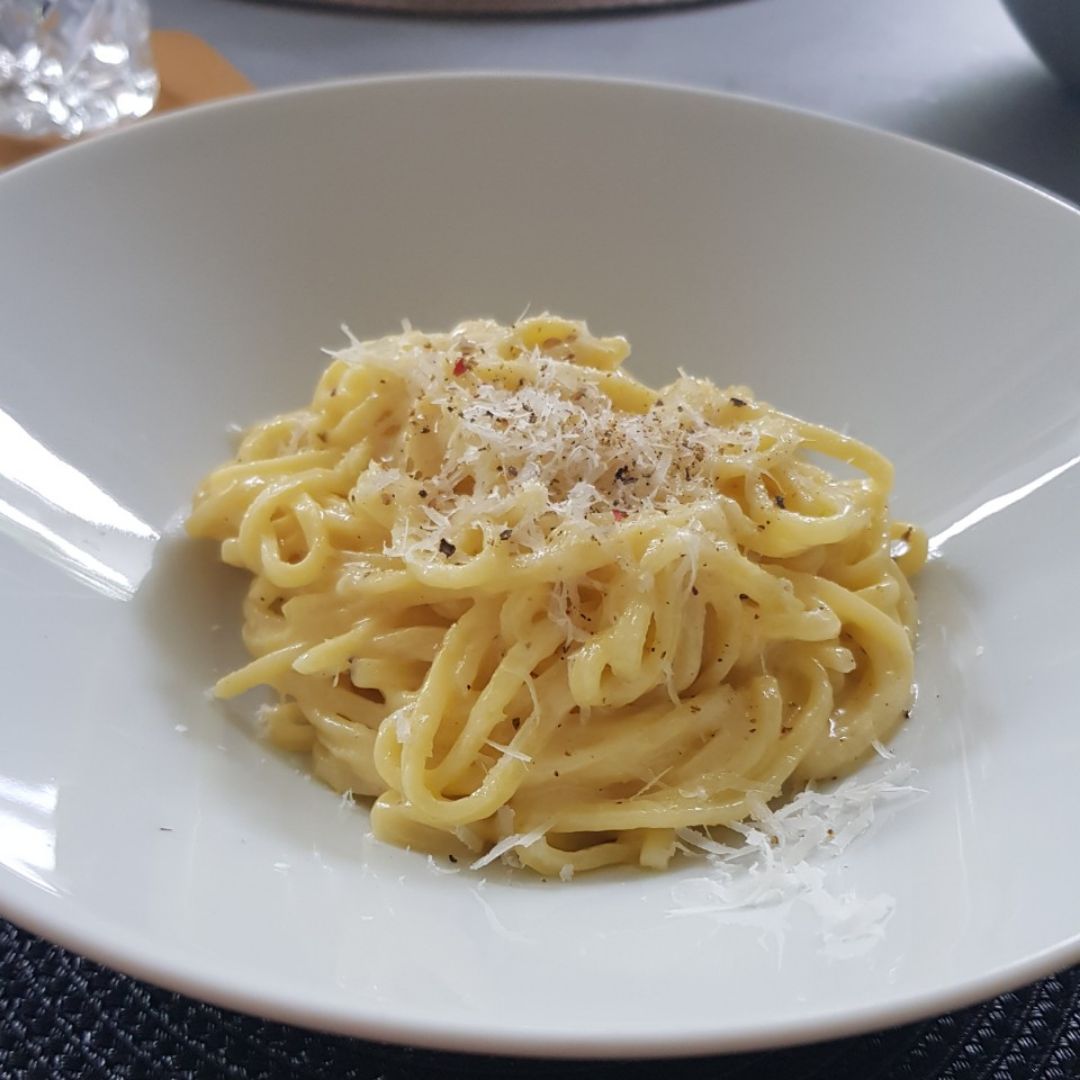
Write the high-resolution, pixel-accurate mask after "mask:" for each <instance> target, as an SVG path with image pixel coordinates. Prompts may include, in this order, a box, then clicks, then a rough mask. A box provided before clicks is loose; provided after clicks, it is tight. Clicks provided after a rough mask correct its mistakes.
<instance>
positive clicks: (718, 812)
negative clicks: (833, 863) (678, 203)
mask: <svg viewBox="0 0 1080 1080" xmlns="http://www.w3.org/2000/svg"><path fill="white" fill-rule="evenodd" d="M628 352H629V347H628V345H627V343H626V342H625V341H624V340H623V339H622V338H597V337H594V336H593V335H592V334H590V333H589V331H588V329H587V328H586V327H585V325H584V324H582V323H579V322H574V321H571V320H568V319H564V318H561V317H558V316H553V315H542V316H537V317H535V318H531V319H526V320H523V321H521V322H519V323H517V324H515V325H513V326H509V327H506V326H500V325H498V324H496V323H493V322H488V321H476V322H469V323H463V324H461V325H460V326H458V327H456V328H455V329H454V330H452V331H451V332H449V333H446V334H424V333H420V332H418V331H412V330H407V331H406V332H404V333H402V334H400V335H394V336H392V337H388V338H383V339H380V340H378V341H372V342H365V343H360V342H356V341H353V343H352V345H351V346H350V347H349V348H347V349H345V350H343V351H342V352H340V353H338V354H336V355H335V356H334V358H333V360H332V362H331V364H330V365H329V367H328V368H327V370H326V371H325V373H324V374H323V376H322V378H321V379H320V381H319V384H318V387H317V388H316V392H315V397H314V399H313V401H312V403H311V404H310V405H309V406H308V407H307V408H305V409H301V410H299V411H296V412H292V413H287V414H284V415H282V416H279V417H275V418H273V419H272V420H269V421H266V422H265V423H262V424H257V425H256V426H254V427H253V428H251V429H250V430H249V431H248V432H247V433H246V434H245V436H244V438H243V441H242V443H241V445H240V448H239V451H238V453H237V455H236V459H235V460H234V461H232V462H229V463H228V464H226V465H223V466H222V467H221V468H219V469H217V470H216V471H214V472H213V473H211V474H210V476H209V477H207V479H206V481H205V482H204V484H203V485H202V487H201V488H200V490H199V492H198V493H197V495H196V497H195V501H194V507H193V509H192V513H191V516H190V518H189V520H188V529H189V532H190V533H191V535H192V536H196V537H206V538H210V539H213V540H216V541H218V542H219V543H220V544H221V552H222V558H223V559H224V561H226V562H227V563H229V564H231V565H233V566H237V567H240V568H243V569H244V570H246V571H247V572H249V573H250V574H251V575H252V583H251V587H250V590H249V593H248V597H247V600H246V601H245V605H244V641H245V643H246V645H247V647H248V649H249V650H250V652H251V654H252V657H253V659H252V661H251V663H249V664H248V665H246V666H245V667H243V668H241V669H240V670H238V671H236V672H233V673H231V674H229V675H226V676H225V677H224V678H223V679H222V680H221V681H220V682H219V683H218V685H217V687H216V692H217V693H218V694H219V695H220V696H222V697H232V696H234V695H236V694H240V693H243V692H245V691H247V690H250V689H252V688H253V687H255V686H259V685H264V686H269V687H271V688H272V689H273V690H274V691H276V693H277V695H278V702H279V703H278V704H276V705H274V706H272V707H270V708H269V709H267V710H266V711H265V719H266V733H267V737H268V738H269V739H270V740H271V741H272V742H274V743H276V744H277V745H280V746H281V747H283V748H285V749H289V750H300V751H303V752H310V754H311V755H312V764H313V769H314V771H315V773H316V774H317V775H318V776H319V777H321V778H322V779H323V780H324V781H325V782H326V783H328V784H329V785H330V786H331V787H333V788H335V789H336V790H338V791H351V792H353V793H354V794H357V795H363V796H367V797H369V798H372V799H373V800H374V804H373V807H372V825H373V828H374V831H375V833H376V835H377V836H380V837H381V838H382V839H384V840H386V841H388V842H391V843H395V844H399V845H404V846H409V847H412V848H416V849H418V850H422V851H428V852H432V853H437V854H447V855H454V857H455V858H458V859H459V860H466V861H469V862H474V861H475V862H478V863H479V864H484V863H485V862H486V861H488V859H491V858H495V857H496V856H497V855H499V854H502V855H503V856H504V858H508V859H511V860H516V861H518V862H520V863H521V864H523V865H524V866H526V867H528V868H530V869H531V870H533V871H535V872H537V873H539V874H543V875H545V876H548V875H552V876H554V875H558V876H561V877H562V878H563V879H569V878H570V877H572V876H573V875H574V874H576V873H581V872H584V871H587V870H594V869H597V868H600V867H603V866H611V865H615V864H625V863H630V864H635V865H639V866H642V867H646V868H650V869H661V868H663V867H665V866H666V865H668V863H669V861H670V860H671V859H672V857H673V855H674V853H675V851H676V841H675V837H676V833H675V830H677V829H679V828H682V827H686V826H723V825H725V824H730V823H732V822H736V821H739V820H741V819H743V818H745V817H747V816H748V815H750V814H751V813H752V812H753V809H754V807H755V806H759V805H760V803H761V801H762V800H766V801H768V800H771V799H774V798H776V797H777V796H779V795H780V794H781V793H782V792H783V791H785V789H786V788H790V787H791V785H793V784H801V783H805V782H806V781H809V780H814V779H821V778H827V777H834V776H837V775H839V774H840V773H842V772H845V771H847V770H849V769H851V768H853V767H854V766H856V765H857V764H858V763H859V762H860V761H861V760H863V759H864V758H865V756H866V755H867V753H868V752H869V751H870V749H871V747H872V746H873V745H874V744H875V743H876V742H877V741H878V740H882V739H885V738H887V737H888V736H889V735H890V734H891V733H892V732H893V731H894V729H895V728H896V725H897V723H898V722H899V720H900V719H901V717H902V716H904V715H905V714H906V710H907V709H908V707H909V705H910V703H911V698H912V685H913V677H914V659H913V638H914V630H915V602H914V597H913V594H912V591H911V587H910V584H909V581H908V579H909V577H910V576H911V575H913V574H914V573H916V572H917V571H918V570H919V568H920V567H921V565H922V564H923V562H924V561H925V559H926V551H927V549H926V536H925V534H924V533H923V532H922V530H920V529H918V528H915V527H913V526H910V525H906V524H904V523H901V522H896V521H893V520H892V519H891V518H890V517H889V513H888V505H887V504H888V497H889V491H890V487H891V483H892V467H891V465H890V464H889V462H888V461H887V460H886V459H885V458H883V457H882V456H881V455H880V454H879V453H877V452H876V451H874V450H872V449H870V448H869V447H867V446H865V445H863V444H862V443H860V442H858V441H857V440H855V439H852V438H850V437H849V436H845V435H840V434H838V433H836V432H833V431H830V430H828V429H826V428H822V427H820V426H817V425H814V424H809V423H805V422H803V421H801V420H798V419H796V418H794V417H791V416H787V415H785V414H784V413H781V412H778V411H777V410H775V409H773V408H771V407H770V406H768V405H766V404H764V403H762V402H759V401H756V400H755V399H754V398H753V395H752V394H751V393H750V392H749V391H748V390H746V389H745V388H741V387H733V388H730V389H719V388H717V387H716V386H714V385H713V384H712V383H709V382H707V381H705V380H700V379H694V378H690V377H687V376H683V377H681V378H680V379H678V380H677V381H676V382H674V383H672V384H671V385H670V386H667V387H664V388H663V389H661V390H659V391H654V390H651V389H649V388H648V387H646V386H644V385H643V384H641V383H639V382H637V381H636V380H634V379H633V378H631V377H630V376H629V375H627V374H625V373H624V372H622V371H621V370H620V365H621V363H622V361H623V360H624V359H625V358H626V356H627V354H628ZM822 458H826V459H832V460H834V461H835V462H836V463H837V472H836V473H835V474H834V473H831V472H829V471H826V470H825V469H824V468H822V467H821V465H819V464H816V463H815V461H819V460H821V459H822ZM841 472H842V473H843V475H842V476H841V475H840V473H841ZM852 473H854V474H855V475H852Z"/></svg>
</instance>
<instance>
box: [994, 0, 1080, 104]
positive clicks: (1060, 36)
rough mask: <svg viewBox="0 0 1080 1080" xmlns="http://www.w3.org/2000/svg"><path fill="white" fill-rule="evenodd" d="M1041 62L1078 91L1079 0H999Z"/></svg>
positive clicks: (1079, 69) (1079, 47)
mask: <svg viewBox="0 0 1080 1080" xmlns="http://www.w3.org/2000/svg"><path fill="white" fill-rule="evenodd" d="M1002 2H1003V3H1004V5H1005V7H1006V9H1007V10H1008V12H1009V14H1010V15H1011V16H1012V18H1013V22H1015V23H1016V25H1017V27H1018V28H1019V29H1020V32H1021V33H1022V34H1023V35H1024V37H1026V38H1027V40H1028V43H1029V44H1030V45H1031V47H1032V49H1034V50H1035V52H1036V54H1037V55H1038V56H1039V58H1040V59H1041V60H1042V61H1043V63H1044V64H1046V66H1047V67H1048V68H1049V69H1050V70H1051V71H1052V72H1053V73H1054V74H1055V75H1057V77H1058V78H1059V79H1061V80H1062V81H1063V82H1064V83H1065V84H1066V85H1067V86H1070V87H1072V88H1073V89H1074V90H1080V0H1002Z"/></svg>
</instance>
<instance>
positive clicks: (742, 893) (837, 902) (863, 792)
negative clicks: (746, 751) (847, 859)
mask: <svg viewBox="0 0 1080 1080" xmlns="http://www.w3.org/2000/svg"><path fill="white" fill-rule="evenodd" d="M913 772H914V770H913V769H912V767H911V766H910V765H907V764H897V765H894V766H893V767H892V768H891V769H889V771H888V772H887V773H886V774H885V775H884V776H882V777H881V778H879V779H877V780H871V781H864V782H859V781H856V780H848V781H845V782H844V783H843V784H841V785H840V786H839V787H837V788H835V789H834V790H833V791H829V792H826V791H818V790H815V789H814V788H808V789H807V790H806V791H803V792H801V793H800V794H799V795H797V796H795V798H794V799H792V800H791V801H790V802H788V803H787V804H785V805H783V806H781V807H779V808H778V809H776V810H772V809H770V808H769V807H768V806H767V805H766V804H765V803H764V802H763V801H758V802H757V804H756V805H755V807H754V813H753V817H752V819H751V820H750V821H748V822H742V823H737V824H734V825H732V826H731V832H733V833H734V834H735V835H736V837H741V841H742V842H741V843H739V842H737V841H733V842H731V843H723V842H721V841H717V840H716V839H714V838H713V837H712V836H710V835H709V834H708V832H707V830H699V829H690V828H686V829H679V830H677V835H678V837H679V840H680V841H681V843H682V845H684V848H683V849H684V850H692V851H698V852H702V853H704V854H705V855H706V856H707V858H708V859H709V862H710V864H711V867H712V872H711V873H710V874H709V875H708V876H707V877H696V878H691V879H687V880H684V881H683V882H681V883H679V885H678V886H677V887H676V890H675V900H676V906H675V907H674V908H672V909H671V910H670V911H669V912H668V914H669V915H670V916H687V915H703V914H720V913H727V912H733V911H740V910H745V909H748V908H757V907H767V906H772V905H776V904H781V903H785V902H789V901H793V900H796V899H799V900H802V901H804V902H805V903H806V904H807V905H809V907H810V908H811V909H812V910H813V911H814V912H815V914H816V915H817V916H818V917H819V919H820V921H821V936H822V941H823V944H824V945H825V946H826V947H827V949H828V950H829V951H830V952H831V953H833V954H835V955H855V954H856V953H858V952H861V951H863V950H864V949H865V948H867V947H870V946H871V945H872V944H873V943H874V942H875V941H877V940H878V939H879V938H880V936H881V934H882V933H883V932H884V925H885V923H886V922H887V921H888V919H889V918H890V917H891V915H892V911H893V906H894V904H893V901H892V898H891V897H888V896H886V895H885V894H881V895H878V896H874V897H871V898H868V899H866V898H862V897H859V896H858V895H856V894H855V893H853V892H848V893H844V894H841V895H836V894H834V893H832V892H831V891H830V890H829V888H828V885H827V881H828V878H827V874H826V872H825V870H824V869H823V868H822V867H821V866H818V865H814V864H813V863H811V862H810V860H811V859H812V858H815V857H818V858H821V857H823V858H826V859H828V858H833V857H836V856H838V855H840V854H842V853H843V852H844V851H845V850H846V849H847V847H848V846H849V845H850V844H851V842H852V841H853V840H854V839H855V838H856V837H858V836H860V835H861V834H862V833H864V832H866V830H867V829H868V828H869V827H870V826H871V824H872V823H873V821H874V819H875V812H876V807H877V806H878V805H880V804H882V803H885V802H898V801H900V800H903V799H910V798H912V797H914V796H917V795H920V794H923V793H924V792H923V790H922V789H921V788H917V787H913V786H911V785H909V784H906V783H905V781H906V780H908V779H909V778H910V777H911V776H912V774H913Z"/></svg>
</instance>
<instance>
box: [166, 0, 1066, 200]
mask: <svg viewBox="0 0 1080 1080" xmlns="http://www.w3.org/2000/svg"><path fill="white" fill-rule="evenodd" d="M391 2H392V0H391ZM403 2H408V0H403ZM417 2H420V3H422V2H423V0H417ZM466 2H467V0H466ZM489 2H492V3H494V4H496V5H498V4H499V3H500V2H501V3H503V4H504V5H505V7H506V8H507V10H510V9H512V8H513V7H514V5H515V0H489ZM562 2H563V3H565V2H566V0H562ZM1013 6H1014V8H1016V9H1017V10H1018V11H1020V13H1021V14H1028V15H1029V17H1030V13H1029V12H1027V11H1023V10H1022V9H1035V12H1034V17H1035V19H1036V20H1037V21H1040V29H1041V30H1042V36H1043V38H1054V37H1057V38H1059V39H1060V38H1064V35H1065V33H1066V31H1067V30H1068V29H1069V28H1070V26H1071V29H1072V30H1073V32H1074V38H1073V42H1072V44H1073V46H1074V48H1075V53H1076V55H1077V56H1080V4H1077V3H1075V2H1072V0H1027V3H1025V2H1023V0H1013ZM150 7H151V13H152V17H153V21H154V24H155V26H158V27H174V28H182V29H185V30H190V31H193V32H194V33H196V34H198V35H199V36H201V37H203V38H204V39H205V40H206V41H208V42H209V43H210V44H211V45H213V46H214V47H215V48H217V49H218V50H220V51H221V52H222V53H223V54H224V55H225V57H226V58H227V59H228V60H229V61H231V63H232V64H234V65H235V66H236V67H237V68H239V69H240V70H241V71H242V72H243V73H244V74H245V75H247V76H248V77H249V78H250V79H251V80H252V82H254V83H255V85H256V86H258V87H274V86H284V85H287V84H290V83H297V82H307V81H311V80H315V79H323V78H340V77H345V76H354V75H380V74H387V73H391V72H414V71H432V70H438V71H460V70H464V69H476V68H480V69H486V70H498V71H559V72H572V73H575V74H594V75H604V76H616V77H620V78H634V79H658V80H664V81H668V82H677V83H684V84H689V85H693V86H701V87H708V88H711V89H715V90H727V91H733V92H736V93H742V94H750V95H754V96H758V97H764V98H768V99H770V100H774V101H780V102H785V103H787V104H790V105H795V106H800V107H803V108H808V109H813V110H816V111H820V112H824V113H828V114H830V115H833V116H838V117H843V118H845V119H849V120H855V121H858V122H860V123H864V124H870V125H872V126H874V127H880V128H884V129H886V130H889V131H895V132H899V133H901V134H904V135H911V136H914V137H916V138H919V139H924V140H927V141H929V142H932V143H935V144H937V145H939V146H943V147H947V148H948V149H950V150H956V151H959V152H960V153H963V154H967V155H969V156H971V157H975V158H978V159H979V160H981V161H985V162H988V163H990V164H992V165H995V166H997V167H998V168H1001V169H1005V170H1007V171H1008V172H1011V173H1015V174H1016V175H1018V176H1021V177H1024V178H1025V179H1028V180H1031V181H1033V182H1034V183H1036V184H1039V185H1042V186H1044V187H1046V188H1049V189H1050V190H1052V191H1054V192H1057V193H1058V194H1060V195H1063V196H1065V197H1066V198H1068V199H1070V200H1072V201H1078V202H1080V94H1073V93H1070V92H1069V91H1067V90H1066V89H1065V88H1064V87H1063V85H1062V84H1061V82H1060V81H1059V80H1057V79H1056V78H1055V77H1054V76H1053V75H1051V74H1050V73H1049V72H1048V70H1047V69H1046V67H1045V66H1044V65H1043V63H1042V62H1041V61H1040V60H1039V59H1038V58H1037V57H1036V56H1035V54H1034V53H1033V52H1032V50H1031V48H1030V47H1029V45H1028V43H1027V42H1026V41H1025V39H1024V38H1023V37H1022V36H1021V34H1020V32H1019V31H1018V29H1017V27H1016V25H1015V24H1014V22H1013V21H1012V19H1011V18H1010V16H1009V14H1008V12H1007V11H1006V9H1005V7H1004V6H1003V5H1002V4H1001V3H1000V2H998V0H947V2H943V0H729V2H719V3H707V4H695V5H689V6H674V5H671V6H660V7H655V8H651V9H638V10H634V9H631V8H626V9H623V10H617V11H608V12H605V13H603V14H591V15H588V14H575V15H562V16H555V17H552V16H527V17H517V18H505V17H502V18H500V17H491V16H483V17H474V18H452V17H445V16H444V17H431V16H426V17H425V16H416V15H411V16H410V15H400V14H379V13H373V12H372V11H367V12H358V11H355V10H354V11H345V10H343V9H342V8H341V7H338V6H336V5H335V6H330V5H322V6H319V5H304V4H283V3H254V2H250V0H152V2H151V5H150ZM1070 9H1071V13H1070ZM1047 13H1049V14H1047ZM1048 19H1049V20H1050V25H1045V24H1046V23H1047V20H1048ZM1054 20H1056V21H1057V24H1059V25H1055V24H1054Z"/></svg>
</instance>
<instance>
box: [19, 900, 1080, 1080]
mask: <svg viewBox="0 0 1080 1080" xmlns="http://www.w3.org/2000/svg"><path fill="white" fill-rule="evenodd" d="M654 1076H656V1077H659V1076H672V1077H676V1078H678V1080H706V1078H708V1080H733V1078H739V1080H770V1078H772V1077H776V1078H778V1080H779V1078H783V1080H811V1078H814V1080H930V1078H934V1080H1074V1078H1076V1077H1080V967H1077V968H1073V969H1072V970H1070V971H1066V972H1064V973H1063V974H1061V975H1058V976H1055V977H1053V978H1050V979H1046V980H1044V981H1043V982H1041V983H1037V984H1036V985H1034V986H1031V987H1028V988H1026V989H1024V990H1018V991H1016V992H1015V993H1011V994H1005V995H1003V996H1002V997H1000V998H997V999H995V1000H994V1001H991V1002H987V1003H986V1004H984V1005H979V1006H976V1007H974V1008H970V1009H965V1010H963V1011H962V1012H958V1013H955V1014H952V1015H950V1016H945V1017H942V1018H940V1019H938V1020H933V1021H928V1022H926V1023H922V1024H912V1025H909V1026H907V1027H903V1028H897V1029H895V1030H892V1031H885V1032H880V1033H876V1034H873V1035H867V1036H864V1037H862V1038H857V1039H845V1040H842V1041H840V1042H832V1043H824V1044H822V1045H820V1046H810V1047H800V1048H796V1049H791V1050H780V1051H776V1052H773V1053H768V1054H739V1055H736V1056H733V1057H715V1058H697V1059H690V1060H687V1061H682V1062H678V1063H666V1064H665V1063H656V1062H621V1063H614V1062H609V1063H601V1062H530V1061H519V1060H510V1059H506V1058H482V1057H471V1056H466V1055H461V1054H439V1053H434V1052H430V1051H422V1050H407V1049H400V1048H395V1047H388V1046H381V1045H378V1044H375V1043H368V1042H361V1041H359V1040H353V1039H345V1038H341V1037H337V1036H330V1035H318V1034H314V1033H312V1032H308V1031H303V1030H300V1029H299V1028H292V1027H288V1026H286V1025H283V1024H273V1023H268V1022H267V1021H263V1020H256V1019H253V1018H252V1017H247V1016H241V1015H239V1014H237V1013H232V1012H226V1011H223V1010H221V1009H216V1008H213V1007H212V1006H210V1005H203V1004H201V1003H200V1002H197V1001H193V1000H191V999H190V998H186V997H182V996H181V995H179V994H173V993H170V992H168V991H166V990H159V989H157V988H155V987H151V986H147V985H146V984H145V983H140V982H136V981H135V980H133V979H129V978H126V977H125V976H123V975H117V974H115V973H114V972H111V971H108V970H106V969H105V968H102V967H98V966H97V965H96V964H92V963H90V962H89V961H88V960H83V959H81V958H79V957H77V956H74V955H72V954H71V953H69V952H65V951H64V950H62V949H57V948H54V947H53V946H51V945H47V944H46V943H45V942H43V941H41V940H39V939H38V938H35V937H33V936H31V935H30V934H25V933H23V932H22V931H20V930H17V929H16V928H15V927H13V926H12V925H11V924H10V923H6V922H3V921H0V1077H5V1078H7V1077H20V1078H21V1077H26V1078H28V1080H30V1078H38V1077H41V1078H42V1080H44V1078H49V1080H61V1078H64V1080H66V1078H76V1080H90V1078H91V1077H93V1078H95V1080H97V1078H99V1077H100V1078H109V1080H127V1078H134V1077H155V1078H156V1077H180V1078H185V1080H186V1078H192V1080H195V1078H198V1080H203V1078H215V1077H228V1078H232V1080H269V1078H276V1077H289V1078H295V1080H308V1078H315V1077H319V1078H322V1077H326V1078H333V1080H428V1078H433V1080H438V1078H440V1077H457V1078H469V1080H472V1078H475V1080H490V1078H494V1077H513V1078H514V1080H556V1078H558V1080H586V1078H587V1080H615V1078H619V1080H641V1078H645V1077H654Z"/></svg>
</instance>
